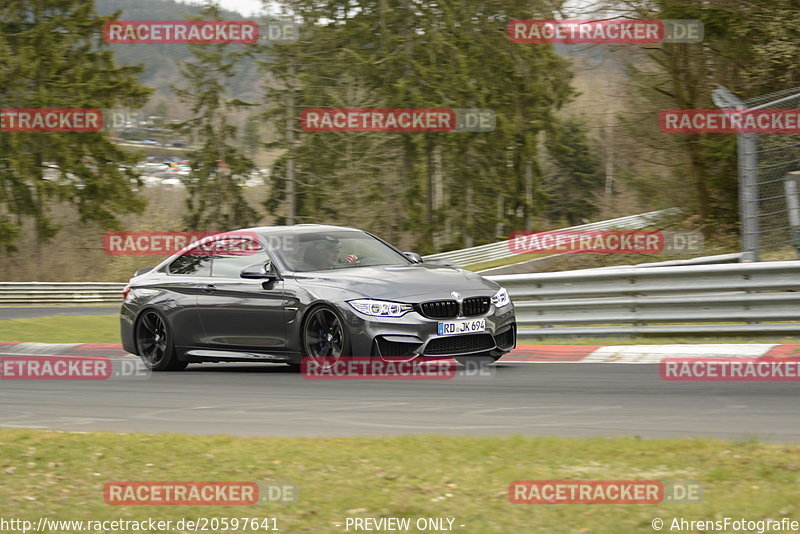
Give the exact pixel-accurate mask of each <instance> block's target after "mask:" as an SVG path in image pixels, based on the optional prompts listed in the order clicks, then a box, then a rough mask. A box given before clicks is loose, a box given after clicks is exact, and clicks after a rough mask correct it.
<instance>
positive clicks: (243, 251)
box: [211, 239, 270, 278]
mask: <svg viewBox="0 0 800 534" xmlns="http://www.w3.org/2000/svg"><path fill="white" fill-rule="evenodd" d="M242 241H243V240H241V239H239V240H236V241H234V240H226V241H224V242H223V243H221V246H220V247H219V248H218V251H217V253H216V254H214V264H213V267H212V269H211V276H214V277H221V278H239V274H240V273H241V272H242V269H244V268H245V267H247V266H248V265H253V264H256V263H267V262H268V261H270V258H269V256H268V255H267V253H266V252H265V251H264V249H263V248H261V247H260V246H258V245H256V246H257V247H258V248H254V247H253V246H252V241H249V240H248V241H247V242H246V243H250V245H244V246H242V245H241V243H242ZM228 246H230V248H231V249H232V250H234V251H235V252H232V253H230V254H225V253H224V250H226V249H227V247H228Z"/></svg>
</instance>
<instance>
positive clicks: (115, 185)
mask: <svg viewBox="0 0 800 534" xmlns="http://www.w3.org/2000/svg"><path fill="white" fill-rule="evenodd" d="M113 18H114V15H111V16H107V17H99V16H97V15H96V13H95V11H94V5H93V1H92V0H4V2H3V3H2V4H0V80H2V82H1V83H0V108H12V109H36V108H97V109H108V108H114V107H123V106H124V107H135V106H138V105H141V104H143V102H144V100H145V99H146V97H147V95H148V94H149V93H150V89H149V88H147V87H144V86H142V85H140V84H139V83H138V82H137V78H138V76H139V74H140V73H141V68H140V67H130V66H128V67H119V66H117V65H116V64H115V62H114V58H113V54H112V53H111V52H110V51H109V50H108V49H107V47H105V45H104V44H103V43H102V41H101V36H102V26H103V24H104V23H105V22H106V21H107V20H113ZM135 161H136V158H135V157H132V156H131V155H129V154H126V153H125V152H124V151H122V150H121V149H120V148H118V147H117V146H116V145H114V144H113V143H111V141H110V139H109V138H108V137H107V134H106V133H104V132H96V133H74V132H69V133H53V132H36V133H32V132H8V131H6V132H0V245H2V246H4V247H6V248H8V249H13V248H14V242H15V238H16V237H17V236H18V235H19V232H20V229H21V227H22V225H23V224H24V223H25V222H26V221H33V222H34V228H35V237H36V243H37V244H38V243H41V242H43V241H46V240H47V239H50V238H52V237H53V236H54V235H55V234H56V233H57V232H58V230H59V225H58V223H57V222H56V221H54V220H53V219H52V215H51V213H50V203H51V202H52V201H56V200H59V201H68V202H70V203H72V204H73V205H74V206H75V207H76V208H77V210H78V212H79V214H80V217H81V219H82V221H84V222H87V223H97V224H100V225H102V226H104V227H109V228H114V227H117V225H118V219H117V217H118V216H119V215H121V214H125V213H135V212H140V211H141V210H142V209H143V206H144V204H143V201H142V200H141V199H140V198H139V197H137V195H136V192H135V187H134V184H136V183H137V176H136V174H135V173H134V172H133V170H132V165H133V164H134V163H135Z"/></svg>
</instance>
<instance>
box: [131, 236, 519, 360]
mask: <svg viewBox="0 0 800 534" xmlns="http://www.w3.org/2000/svg"><path fill="white" fill-rule="evenodd" d="M120 328H121V335H122V343H123V347H124V348H125V350H127V351H128V352H130V353H133V354H137V355H139V356H140V357H141V358H142V360H143V361H144V363H145V364H146V365H147V366H148V367H149V368H151V369H153V370H155V371H166V370H177V369H182V368H184V367H186V365H187V364H188V363H192V362H223V361H262V362H276V363H277V362H283V363H288V364H290V365H295V366H296V365H299V363H300V361H301V359H302V358H304V357H311V358H319V357H347V356H360V357H366V356H370V357H374V358H394V359H397V358H403V359H406V358H407V359H417V360H420V359H422V360H424V359H435V358H444V357H454V358H455V359H456V360H458V361H460V362H462V363H465V362H466V361H469V360H475V361H479V362H481V363H486V362H493V361H495V360H497V359H498V358H500V357H501V356H502V355H503V354H505V353H506V352H508V351H509V350H511V349H512V348H514V346H515V344H516V324H515V318H514V306H513V304H512V303H511V300H510V299H509V296H508V292H507V291H506V290H505V289H504V288H502V287H500V286H499V285H498V284H496V283H495V282H492V281H490V280H486V279H485V278H482V277H481V276H479V275H477V274H475V273H472V272H470V271H465V270H463V269H457V268H454V267H449V266H444V265H436V264H428V263H423V262H422V259H421V258H420V257H419V256H418V255H417V254H414V253H411V252H401V251H400V250H398V249H396V248H395V247H393V246H392V245H390V244H388V243H386V242H385V241H383V240H381V239H379V238H378V237H376V236H374V235H372V234H369V233H367V232H364V231H361V230H357V229H354V228H345V227H340V226H326V225H312V224H301V225H294V226H281V227H279V226H274V227H259V228H249V229H244V230H237V231H236V232H228V233H223V234H218V235H215V236H212V237H211V238H209V239H205V240H201V241H199V242H196V243H193V244H192V245H190V246H189V247H186V248H185V249H183V250H181V251H180V252H178V253H177V254H175V255H173V256H171V257H170V258H168V259H167V260H165V261H164V262H162V263H161V264H159V265H157V266H156V267H153V268H148V269H142V270H140V271H138V272H137V273H136V275H135V276H134V277H133V278H132V279H131V280H130V283H129V285H128V286H127V287H126V288H125V300H124V303H123V304H122V309H121V313H120Z"/></svg>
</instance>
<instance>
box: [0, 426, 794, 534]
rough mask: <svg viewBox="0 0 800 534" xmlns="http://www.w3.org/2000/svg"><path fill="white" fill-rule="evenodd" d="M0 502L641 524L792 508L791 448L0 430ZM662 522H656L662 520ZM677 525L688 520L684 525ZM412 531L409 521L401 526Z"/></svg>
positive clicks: (23, 512) (11, 511)
mask: <svg viewBox="0 0 800 534" xmlns="http://www.w3.org/2000/svg"><path fill="white" fill-rule="evenodd" d="M0 449H2V450H3V455H2V458H0V477H2V481H3V483H2V484H0V503H2V504H0V511H3V514H2V515H3V516H5V517H6V518H8V517H17V518H22V519H27V520H31V521H34V522H36V521H37V520H38V518H39V517H40V516H47V517H48V518H50V519H65V520H67V519H84V520H108V519H118V518H122V519H128V520H142V519H146V518H148V517H152V518H154V519H172V520H178V519H181V518H192V519H195V518H198V517H229V518H230V517H277V518H278V525H279V527H280V530H281V532H291V533H312V532H313V533H328V532H330V533H334V532H336V533H341V532H343V531H344V528H343V527H335V526H334V525H333V523H334V522H342V521H343V520H344V519H345V518H346V517H348V516H349V517H380V516H383V517H393V516H394V517H396V516H401V517H454V518H455V519H456V521H455V525H461V524H463V525H465V527H464V528H460V527H458V526H456V528H455V530H457V531H460V532H464V533H465V534H467V533H469V534H474V533H511V532H552V533H576V532H581V533H583V532H589V533H615V534H616V533H620V532H652V529H651V526H650V525H651V521H652V520H653V518H655V517H659V518H661V519H663V520H664V521H665V522H666V525H667V526H668V525H669V524H670V522H671V521H672V519H673V518H675V517H684V518H687V519H715V518H716V519H718V518H723V517H734V518H745V519H752V520H758V519H764V518H776V519H780V518H781V517H790V518H791V517H794V518H795V519H797V518H798V516H800V503H799V502H798V500H797V486H798V483H800V446H798V445H768V444H762V443H757V442H738V443H733V442H723V441H716V440H695V439H681V440H643V439H638V438H633V437H631V438H613V439H604V438H592V439H569V438H553V437H547V438H526V437H518V436H513V437H502V438H462V437H437V436H415V437H398V438H324V439H276V438H270V439H266V438H233V437H227V436H210V437H208V436H206V437H203V436H187V435H146V434H108V433H62V432H49V431H31V430H16V429H14V430H10V429H4V430H0ZM553 479H574V480H595V479H615V480H637V479H647V480H661V481H665V482H666V481H677V480H684V481H685V480H691V481H697V482H699V483H700V484H701V485H702V486H703V488H704V493H703V499H702V501H701V502H698V503H693V504H656V505H566V504H562V505H517V504H511V503H510V502H509V500H508V497H507V489H508V485H509V483H511V482H512V481H515V480H553ZM123 480H136V481H189V480H229V481H255V482H264V481H281V482H291V483H294V484H296V485H297V486H298V501H297V502H296V503H294V504H287V505H254V506H176V505H173V506H152V505H138V506H111V505H107V504H105V502H104V500H103V485H104V484H105V483H106V482H109V481H123ZM667 526H665V529H664V530H667V531H668V530H669V529H668V528H667ZM683 531H684V532H688V531H692V532H694V531H693V530H686V529H684V530H683ZM410 532H417V531H416V530H413V529H412V530H411V531H410Z"/></svg>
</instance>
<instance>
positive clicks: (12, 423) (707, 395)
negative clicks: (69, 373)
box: [0, 350, 800, 442]
mask: <svg viewBox="0 0 800 534" xmlns="http://www.w3.org/2000/svg"><path fill="white" fill-rule="evenodd" d="M0 354H2V350H0ZM129 358H131V359H133V357H129ZM798 395H800V384H798V383H797V382H794V383H792V382H705V383H703V382H693V383H689V382H667V381H663V380H661V379H660V378H659V375H658V366H657V365H655V364H616V363H600V364H591V363H516V364H514V363H505V364H503V363H501V364H498V365H495V366H494V376H457V377H455V378H454V379H452V380H446V381H441V380H437V381H420V380H413V381H410V380H404V381H396V380H393V381H386V380H383V381H318V380H308V379H305V378H303V377H302V376H300V375H297V374H293V373H291V372H290V371H289V369H288V368H287V367H285V366H282V365H270V364H266V365H250V364H203V365H193V366H189V367H188V368H187V369H186V370H185V371H181V372H174V373H156V374H153V375H152V376H150V377H146V378H137V379H130V378H129V379H121V378H120V379H116V380H105V381H98V380H94V381H83V380H81V381H50V380H46V381H45V380H40V381H15V380H2V381H0V426H2V427H13V428H40V429H45V428H47V429H62V430H70V431H91V430H108V431H116V432H149V433H160V432H181V433H193V434H232V435H237V436H285V437H293V436H368V435H369V436H374V435H399V434H417V433H419V434H423V433H424V434H431V433H433V434H457V435H458V434H460V435H466V434H483V435H506V434H525V435H559V436H613V435H630V436H641V437H648V438H659V437H684V436H713V437H718V438H728V439H739V438H741V439H747V438H750V437H758V438H759V439H763V440H769V441H777V442H798V441H800V410H798V409H797V402H798Z"/></svg>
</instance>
